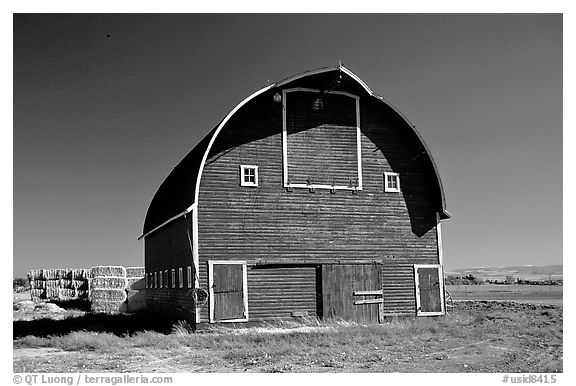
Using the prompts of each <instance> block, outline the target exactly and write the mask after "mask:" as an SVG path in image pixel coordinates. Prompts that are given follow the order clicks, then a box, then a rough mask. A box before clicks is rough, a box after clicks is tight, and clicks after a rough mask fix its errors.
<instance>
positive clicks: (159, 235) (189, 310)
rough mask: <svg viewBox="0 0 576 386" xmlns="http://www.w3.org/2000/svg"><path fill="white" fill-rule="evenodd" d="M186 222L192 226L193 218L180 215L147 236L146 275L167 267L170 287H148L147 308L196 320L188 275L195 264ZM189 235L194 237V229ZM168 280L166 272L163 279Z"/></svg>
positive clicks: (145, 245)
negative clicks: (173, 282)
mask: <svg viewBox="0 0 576 386" xmlns="http://www.w3.org/2000/svg"><path fill="white" fill-rule="evenodd" d="M185 221H188V226H189V227H190V226H191V220H190V217H188V218H187V219H186V220H185V219H184V217H181V218H179V219H177V220H175V221H173V222H172V223H170V224H168V225H166V226H165V227H163V228H161V229H159V230H157V231H155V232H153V233H152V234H150V235H149V236H146V238H145V241H144V243H145V244H144V255H145V257H144V258H145V262H146V274H148V273H155V272H157V271H162V272H164V271H165V270H168V275H167V279H168V288H148V289H147V290H146V307H147V308H149V309H151V310H153V311H157V312H162V313H164V314H166V315H173V316H178V317H183V318H187V319H190V320H194V303H193V302H192V296H191V292H190V289H189V288H188V283H187V277H186V276H187V275H186V267H187V266H192V267H193V262H192V252H191V247H190V242H189V240H188V236H187V226H186V222H185ZM190 236H192V233H191V232H190ZM180 267H182V268H183V279H184V280H183V288H180V285H179V282H178V279H179V278H178V268H180ZM172 269H175V270H176V275H175V276H176V283H175V287H176V288H172V282H171V279H172V274H171V270H172ZM192 272H193V271H192ZM165 280H166V275H165V276H164V280H163V282H165ZM192 283H193V281H192Z"/></svg>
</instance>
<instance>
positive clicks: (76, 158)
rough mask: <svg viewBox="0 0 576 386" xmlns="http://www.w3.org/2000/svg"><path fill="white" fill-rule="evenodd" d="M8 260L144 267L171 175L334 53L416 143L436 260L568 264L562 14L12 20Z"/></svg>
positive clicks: (18, 266)
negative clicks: (431, 186) (210, 139)
mask: <svg viewBox="0 0 576 386" xmlns="http://www.w3.org/2000/svg"><path fill="white" fill-rule="evenodd" d="M13 33H14V41H13V44H14V51H13V52H14V54H13V55H14V56H13V63H14V72H13V74H14V78H13V90H14V110H13V119H14V125H13V213H14V214H13V216H14V222H13V267H14V268H13V270H14V275H16V276H22V275H24V274H25V272H26V271H28V270H30V269H33V268H58V267H90V266H92V265H97V264H121V265H143V264H144V261H143V243H142V241H137V237H138V236H139V235H140V234H141V231H142V225H143V222H144V217H145V214H146V210H147V208H148V205H149V203H150V200H151V199H152V196H153V195H154V193H155V191H156V189H157V188H158V186H159V185H160V184H161V183H162V181H163V180H164V178H165V177H166V176H167V175H168V173H169V172H170V171H171V169H172V168H173V167H174V166H175V165H176V164H177V163H178V162H179V161H180V160H181V159H182V158H183V157H184V155H186V154H187V152H188V151H190V150H191V149H192V148H193V147H194V146H195V145H196V143H197V142H198V141H199V140H200V139H201V138H202V137H203V136H204V135H205V134H207V133H208V131H209V130H211V129H212V128H213V127H214V126H215V125H216V124H217V123H218V122H219V121H220V120H221V119H222V118H223V117H224V116H225V115H226V114H227V113H228V112H229V111H230V110H231V109H232V108H233V107H234V106H235V105H236V104H237V103H239V102H240V101H241V100H243V99H244V98H245V97H246V96H248V95H249V94H251V93H252V92H253V91H255V90H257V89H259V88H261V87H263V86H265V85H267V84H268V82H275V81H278V80H281V79H283V78H285V77H288V76H291V75H294V74H296V73H299V72H303V71H306V70H310V69H314V68H317V67H323V66H333V65H337V63H338V60H341V61H342V62H343V63H344V64H345V65H346V66H347V67H348V68H350V69H351V70H352V71H353V72H355V73H356V74H357V75H358V76H360V77H361V78H362V79H363V80H364V81H365V82H366V83H367V84H368V85H369V86H370V87H371V88H372V89H373V90H374V91H375V92H376V93H378V94H380V95H382V96H383V97H384V98H385V99H386V100H388V101H389V102H391V103H392V104H393V105H395V106H396V107H397V108H398V109H399V110H400V111H402V112H403V113H404V114H405V115H406V116H407V117H408V118H409V119H410V120H411V121H412V122H413V123H414V124H415V125H416V127H417V129H418V130H419V132H420V134H421V135H422V136H423V138H424V139H425V141H426V143H427V144H428V146H429V148H430V150H431V152H432V154H433V156H434V158H435V160H436V162H437V165H438V168H439V171H440V176H441V178H442V181H443V184H444V189H445V193H446V200H447V208H448V211H449V212H450V213H452V215H453V217H452V219H450V220H448V221H445V222H444V223H443V228H442V230H443V239H444V260H445V265H446V268H447V269H448V270H449V269H455V268H462V267H469V266H495V265H521V264H533V265H547V264H560V263H562V43H563V42H562V38H563V37H562V15H560V14H540V15H539V14H522V15H514V14H502V15H486V14H484V15H483V14H478V15H458V14H433V15H417V14H412V15H401V14H379V15H376V14H371V15H362V14H355V15H346V14H344V15H322V14H316V15H301V14H300V15H249V14H244V15H194V14H188V15H129V14H127V15H74V14H69V15H37V16H35V15H15V16H14V32H13Z"/></svg>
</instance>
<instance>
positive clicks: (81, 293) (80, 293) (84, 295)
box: [76, 289, 90, 300]
mask: <svg viewBox="0 0 576 386" xmlns="http://www.w3.org/2000/svg"><path fill="white" fill-rule="evenodd" d="M76 297H77V298H78V299H82V300H88V299H89V298H90V292H89V291H88V290H87V289H77V290H76Z"/></svg>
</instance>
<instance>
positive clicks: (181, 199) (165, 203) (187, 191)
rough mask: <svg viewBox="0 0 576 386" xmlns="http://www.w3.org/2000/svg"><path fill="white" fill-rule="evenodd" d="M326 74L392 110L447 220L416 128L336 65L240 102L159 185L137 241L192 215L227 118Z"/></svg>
mask: <svg viewBox="0 0 576 386" xmlns="http://www.w3.org/2000/svg"><path fill="white" fill-rule="evenodd" d="M330 72H340V73H344V74H346V75H347V76H348V77H349V78H351V79H353V81H354V82H355V84H356V86H357V87H358V89H359V91H360V92H365V93H366V94H368V95H370V96H371V97H374V98H376V99H378V100H379V101H381V102H382V103H384V104H386V106H388V107H389V108H391V109H393V110H394V111H395V112H396V113H397V114H398V115H399V116H400V117H401V118H402V119H403V120H404V121H405V122H406V123H407V124H408V126H409V127H410V129H411V130H412V131H413V133H414V134H415V135H416V136H417V138H418V139H419V140H420V142H421V144H422V146H423V147H424V149H425V151H426V153H427V155H428V158H429V160H430V162H431V164H432V167H433V169H434V173H435V175H436V180H437V182H438V190H439V196H440V199H441V212H440V218H443V219H446V218H449V217H450V214H449V213H448V212H447V211H446V199H445V196H444V188H443V186H442V181H441V180H440V174H439V173H438V168H437V166H436V162H435V161H434V158H433V157H432V154H431V152H430V149H429V148H428V146H427V145H426V143H425V142H424V140H423V138H422V136H421V135H420V133H418V131H417V130H416V127H415V126H414V125H413V124H412V123H411V122H410V121H409V120H408V119H407V118H406V117H405V116H404V115H403V114H402V113H401V112H400V111H399V110H398V109H397V108H396V107H394V106H393V105H392V104H391V103H389V102H388V101H386V100H385V99H384V98H382V97H381V96H380V95H377V94H376V93H374V92H373V91H372V90H371V89H370V87H368V85H367V84H366V83H365V82H364V81H363V80H362V79H360V78H359V77H358V76H357V75H356V74H354V73H353V72H352V71H350V70H349V69H348V68H346V67H344V66H342V65H338V66H335V67H324V68H319V69H316V70H312V71H308V72H304V73H301V74H298V75H294V76H291V77H289V78H286V79H284V80H281V81H279V82H276V83H274V84H271V85H268V86H266V87H263V88H261V89H260V90H258V91H256V92H254V93H253V94H252V95H250V96H248V97H247V98H246V99H244V100H243V101H242V102H240V103H239V104H238V105H237V106H236V107H235V108H234V109H233V110H232V111H230V112H229V113H228V114H227V115H226V117H225V118H224V119H223V120H222V121H221V122H220V123H219V124H218V125H217V126H216V127H215V128H214V129H212V130H211V131H210V132H209V133H208V135H206V137H204V139H202V140H201V141H200V142H199V143H198V144H197V145H196V146H195V147H194V149H192V151H190V153H188V154H187V155H186V157H184V159H183V160H182V161H181V162H180V163H179V164H178V165H177V166H176V167H175V168H174V169H173V170H172V171H171V172H170V174H169V175H168V177H166V179H165V180H164V182H163V183H162V184H161V185H160V188H158V191H157V192H156V194H155V195H154V197H153V198H152V202H151V203H150V207H149V208H148V212H147V213H146V219H145V220H144V229H143V234H142V236H140V238H142V237H144V236H146V235H148V234H150V233H152V232H154V231H155V230H157V229H159V228H161V227H163V226H164V225H166V224H168V223H170V222H172V221H173V220H175V219H177V218H179V217H181V216H184V215H185V214H187V213H189V212H191V211H192V208H193V206H194V204H195V203H196V202H197V201H198V193H199V187H200V179H201V178H202V171H203V169H204V165H205V163H206V159H207V157H208V154H209V153H210V149H211V147H212V144H213V143H214V141H215V139H216V137H217V136H218V134H219V133H220V131H221V130H222V128H223V127H224V126H225V125H226V122H228V120H230V118H231V117H232V116H234V114H235V113H236V112H237V111H238V110H239V109H240V108H242V106H244V105H245V104H246V103H248V102H249V101H251V100H252V99H254V98H255V97H257V96H258V95H260V94H262V93H264V92H266V91H268V90H271V89H274V88H279V87H283V86H285V85H287V84H289V83H290V84H291V85H297V84H298V83H300V82H304V81H306V80H307V79H304V78H311V77H314V76H322V75H328V74H329V73H330Z"/></svg>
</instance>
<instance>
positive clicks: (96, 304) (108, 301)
mask: <svg viewBox="0 0 576 386" xmlns="http://www.w3.org/2000/svg"><path fill="white" fill-rule="evenodd" d="M91 276H92V279H91V281H90V302H91V310H92V312H98V313H108V314H113V313H117V312H120V307H121V305H122V304H123V303H124V302H125V301H126V298H127V297H126V287H127V280H126V268H124V267H122V266H112V265H101V266H96V267H92V272H91Z"/></svg>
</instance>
